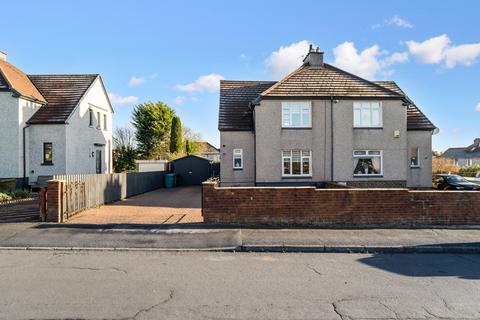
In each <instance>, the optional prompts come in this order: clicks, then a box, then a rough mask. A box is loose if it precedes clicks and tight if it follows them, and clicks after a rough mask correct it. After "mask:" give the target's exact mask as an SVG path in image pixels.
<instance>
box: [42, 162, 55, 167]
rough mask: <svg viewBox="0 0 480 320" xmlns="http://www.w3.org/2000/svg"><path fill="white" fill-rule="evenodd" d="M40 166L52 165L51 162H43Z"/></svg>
mask: <svg viewBox="0 0 480 320" xmlns="http://www.w3.org/2000/svg"><path fill="white" fill-rule="evenodd" d="M40 165H41V166H53V162H44V163H41V164H40Z"/></svg>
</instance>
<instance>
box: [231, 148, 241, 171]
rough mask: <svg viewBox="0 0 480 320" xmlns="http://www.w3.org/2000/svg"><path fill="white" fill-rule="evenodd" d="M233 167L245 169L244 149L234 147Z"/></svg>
mask: <svg viewBox="0 0 480 320" xmlns="http://www.w3.org/2000/svg"><path fill="white" fill-rule="evenodd" d="M233 169H243V150H242V149H233Z"/></svg>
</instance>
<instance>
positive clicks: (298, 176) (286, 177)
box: [282, 175, 312, 179]
mask: <svg viewBox="0 0 480 320" xmlns="http://www.w3.org/2000/svg"><path fill="white" fill-rule="evenodd" d="M282 179H312V176H306V175H297V176H282Z"/></svg>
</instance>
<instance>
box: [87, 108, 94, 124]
mask: <svg viewBox="0 0 480 320" xmlns="http://www.w3.org/2000/svg"><path fill="white" fill-rule="evenodd" d="M88 117H89V118H88V119H89V120H88V121H89V122H88V125H89V126H90V127H93V110H92V109H88Z"/></svg>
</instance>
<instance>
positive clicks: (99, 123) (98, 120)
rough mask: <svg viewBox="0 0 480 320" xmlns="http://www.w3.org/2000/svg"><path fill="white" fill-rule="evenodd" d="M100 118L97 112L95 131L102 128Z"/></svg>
mask: <svg viewBox="0 0 480 320" xmlns="http://www.w3.org/2000/svg"><path fill="white" fill-rule="evenodd" d="M101 120H102V118H100V112H97V129H100V128H102V121H101Z"/></svg>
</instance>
